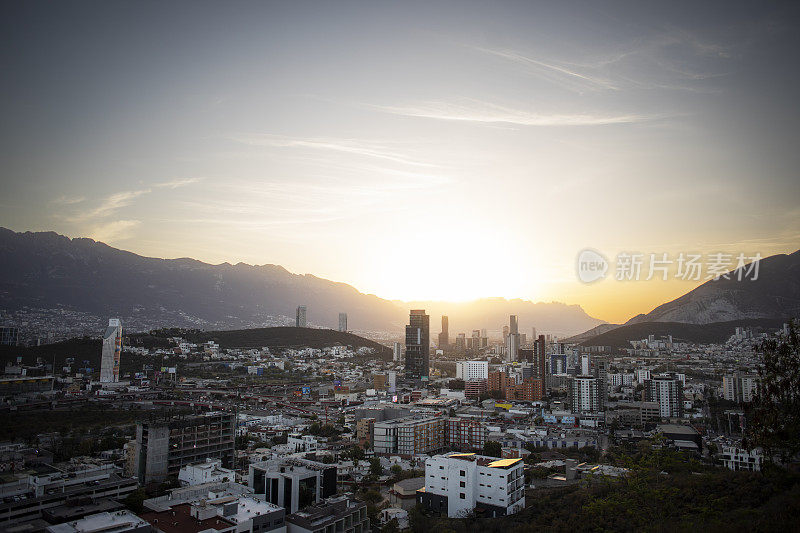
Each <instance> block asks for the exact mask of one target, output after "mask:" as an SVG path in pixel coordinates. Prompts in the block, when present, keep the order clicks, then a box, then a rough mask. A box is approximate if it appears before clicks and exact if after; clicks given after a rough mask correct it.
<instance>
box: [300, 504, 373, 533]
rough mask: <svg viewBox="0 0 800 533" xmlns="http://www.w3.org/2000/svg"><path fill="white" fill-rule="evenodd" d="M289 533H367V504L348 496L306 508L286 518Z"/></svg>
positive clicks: (368, 528)
mask: <svg viewBox="0 0 800 533" xmlns="http://www.w3.org/2000/svg"><path fill="white" fill-rule="evenodd" d="M286 527H287V529H286V531H287V533H367V532H368V531H369V530H370V527H369V517H368V516H367V504H366V503H364V502H359V501H356V500H353V499H351V498H349V497H346V496H341V497H338V498H330V499H328V500H327V501H325V502H320V503H317V504H315V505H311V506H309V507H306V508H304V509H303V510H302V511H299V512H296V513H293V514H291V515H289V516H287V517H286Z"/></svg>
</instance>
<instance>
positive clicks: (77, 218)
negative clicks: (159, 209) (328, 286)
mask: <svg viewBox="0 0 800 533" xmlns="http://www.w3.org/2000/svg"><path fill="white" fill-rule="evenodd" d="M151 191H152V189H139V190H135V191H122V192H118V193H114V194H112V195H110V196H107V197H105V198H103V199H102V200H101V201H100V205H98V206H97V207H95V208H94V209H90V210H88V211H81V212H79V213H78V214H76V215H74V216H72V217H69V218H68V219H67V220H69V221H70V222H83V221H87V220H93V219H98V218H105V217H107V216H109V215H112V214H113V213H114V212H115V211H116V210H118V209H120V208H122V207H125V206H127V205H130V204H131V203H132V202H133V201H134V200H135V199H136V198H139V197H140V196H142V195H145V194H148V193H150V192H151Z"/></svg>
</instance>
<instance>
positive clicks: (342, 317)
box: [339, 313, 347, 332]
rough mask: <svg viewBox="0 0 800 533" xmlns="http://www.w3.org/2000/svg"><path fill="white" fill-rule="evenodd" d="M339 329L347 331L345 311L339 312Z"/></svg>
mask: <svg viewBox="0 0 800 533" xmlns="http://www.w3.org/2000/svg"><path fill="white" fill-rule="evenodd" d="M339 331H344V332H346V331H347V313H339Z"/></svg>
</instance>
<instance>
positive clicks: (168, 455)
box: [134, 411, 236, 483]
mask: <svg viewBox="0 0 800 533" xmlns="http://www.w3.org/2000/svg"><path fill="white" fill-rule="evenodd" d="M235 422H236V420H235V416H234V414H233V413H225V412H221V411H216V412H209V413H204V414H200V415H187V416H179V417H173V418H170V419H168V420H159V419H155V420H148V421H145V422H139V423H138V424H137V425H136V447H135V452H134V453H135V456H134V469H135V472H136V475H137V477H138V478H139V482H140V483H149V482H151V481H164V480H165V479H166V478H167V477H169V476H177V475H178V473H179V472H180V469H181V468H183V467H184V466H187V465H191V464H195V463H198V462H200V461H204V460H206V459H208V458H211V459H220V460H221V461H222V464H223V465H224V466H231V465H233V451H234V444H235V441H234V439H235V431H234V430H235Z"/></svg>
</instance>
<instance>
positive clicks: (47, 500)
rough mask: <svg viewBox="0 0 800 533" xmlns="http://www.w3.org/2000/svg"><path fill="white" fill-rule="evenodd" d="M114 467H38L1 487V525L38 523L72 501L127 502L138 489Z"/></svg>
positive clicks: (84, 465) (72, 465) (42, 465)
mask: <svg viewBox="0 0 800 533" xmlns="http://www.w3.org/2000/svg"><path fill="white" fill-rule="evenodd" d="M121 473H122V470H121V469H120V468H118V467H115V466H114V465H110V464H107V465H101V466H98V465H94V464H82V463H80V464H58V465H48V464H38V465H36V466H33V467H31V468H30V469H27V470H23V471H19V472H15V473H14V474H13V475H10V476H9V479H8V480H7V481H5V482H4V483H2V484H0V501H3V502H4V503H2V504H0V524H8V523H13V522H21V521H27V520H35V519H37V518H41V517H42V514H43V512H47V511H48V510H50V509H53V508H55V507H59V506H62V505H63V504H64V503H66V502H67V501H68V500H78V499H101V498H115V499H119V500H122V499H125V498H126V497H127V496H128V494H130V493H131V492H133V491H135V490H136V489H137V488H138V483H137V482H136V480H135V479H133V478H126V477H122V476H121V475H120V474H121Z"/></svg>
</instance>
